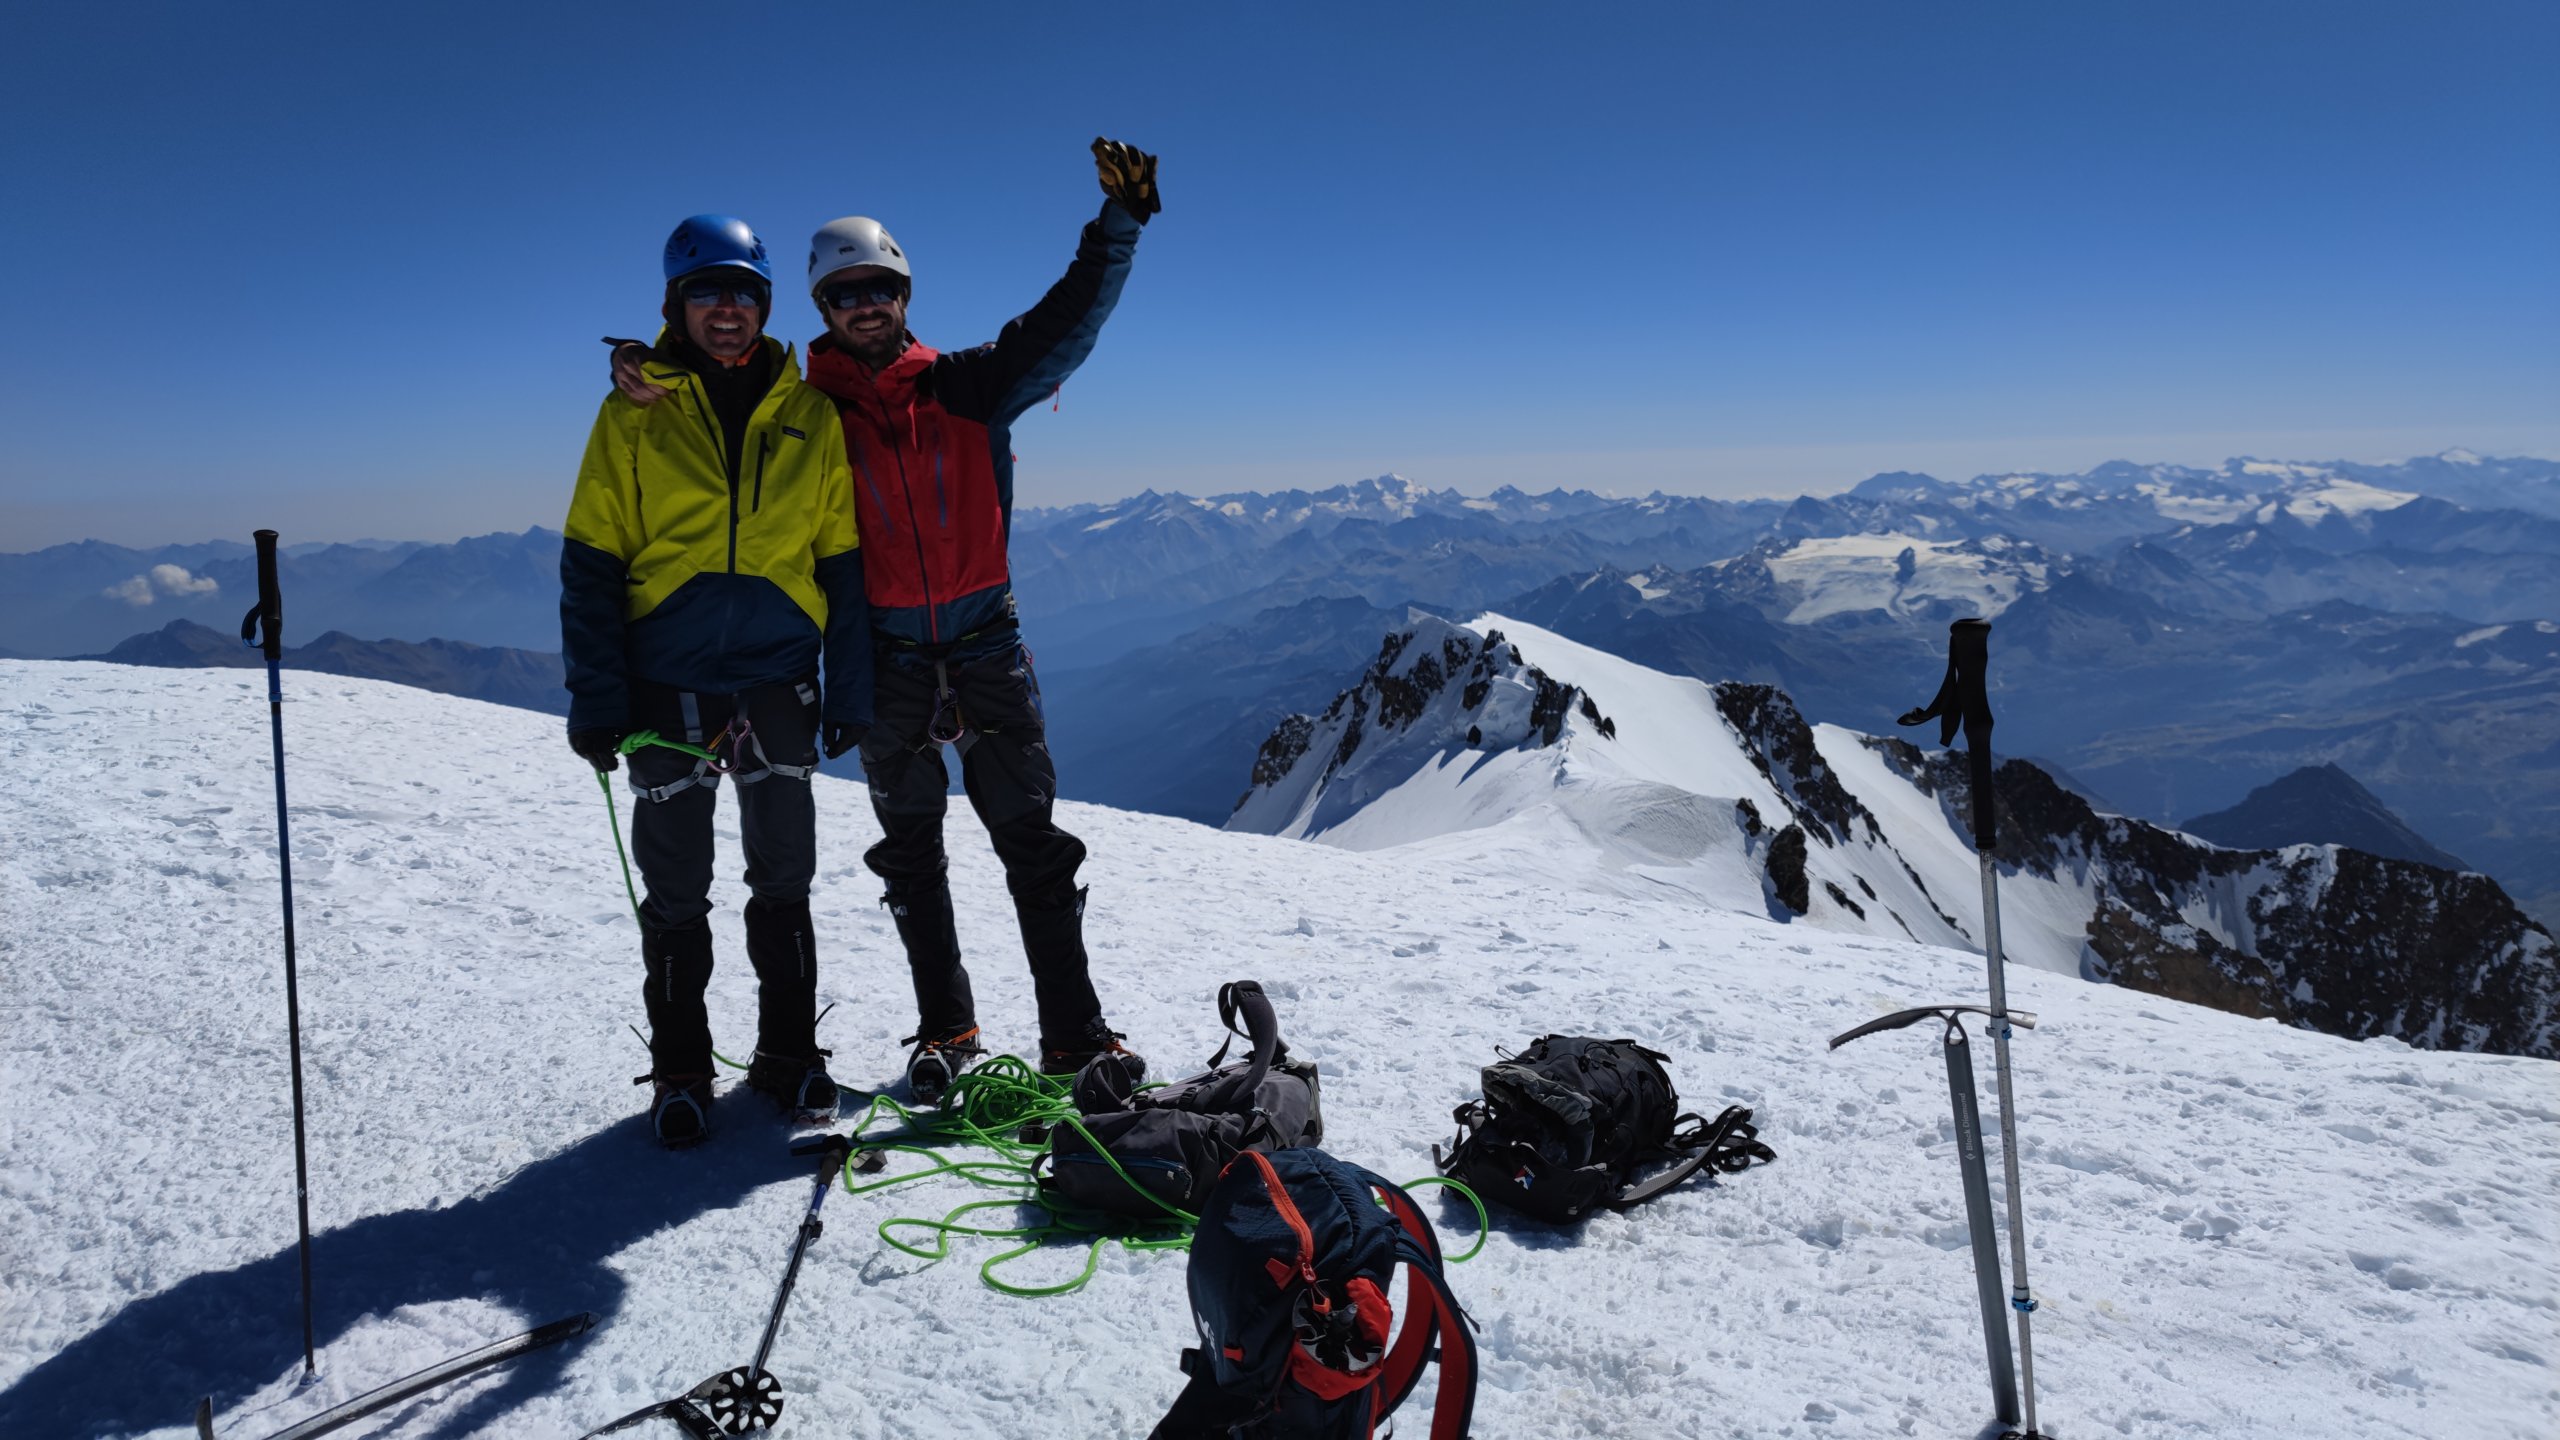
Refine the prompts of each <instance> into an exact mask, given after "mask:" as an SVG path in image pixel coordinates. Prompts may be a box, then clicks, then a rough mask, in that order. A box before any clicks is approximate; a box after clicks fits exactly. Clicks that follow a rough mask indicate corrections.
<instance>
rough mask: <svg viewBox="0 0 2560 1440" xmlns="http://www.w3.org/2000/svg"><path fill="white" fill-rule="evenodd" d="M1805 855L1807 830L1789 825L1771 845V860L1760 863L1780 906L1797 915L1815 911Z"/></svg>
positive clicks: (1769, 858)
mask: <svg viewBox="0 0 2560 1440" xmlns="http://www.w3.org/2000/svg"><path fill="white" fill-rule="evenodd" d="M1804 856H1805V841H1804V827H1803V826H1802V825H1790V826H1788V827H1787V828H1786V829H1784V830H1781V831H1779V832H1778V838H1777V839H1775V840H1772V841H1770V842H1769V854H1768V858H1767V859H1765V860H1763V861H1762V862H1761V863H1762V865H1763V867H1764V868H1765V869H1767V871H1768V872H1769V887H1770V889H1771V890H1773V891H1774V892H1776V894H1777V897H1778V903H1779V904H1781V905H1784V906H1786V907H1787V908H1788V909H1790V910H1792V911H1794V912H1795V913H1797V914H1798V915H1802V914H1803V913H1805V912H1806V911H1808V910H1811V909H1812V908H1813V886H1812V882H1811V881H1810V880H1809V879H1807V877H1806V875H1805V873H1804Z"/></svg>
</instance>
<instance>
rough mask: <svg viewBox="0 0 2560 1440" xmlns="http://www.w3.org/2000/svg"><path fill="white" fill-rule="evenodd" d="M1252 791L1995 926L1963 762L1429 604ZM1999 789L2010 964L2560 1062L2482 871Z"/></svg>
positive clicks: (1725, 888) (1597, 868)
mask: <svg viewBox="0 0 2560 1440" xmlns="http://www.w3.org/2000/svg"><path fill="white" fill-rule="evenodd" d="M1912 698H1914V699H1919V698H1923V697H1919V696H1914V697H1912ZM1932 738H1934V737H1932ZM1253 781H1254V788H1253V789H1252V790H1250V791H1248V792H1247V793H1246V795H1245V796H1244V798H1243V800H1242V801H1241V802H1240V803H1239V804H1238V806H1237V808H1236V811H1235V814H1234V815H1233V817H1232V818H1230V819H1229V821H1228V822H1227V828H1229V829H1230V830H1239V831H1250V832H1254V833H1260V834H1270V835H1284V836H1291V837H1298V838H1306V839H1314V840H1320V841H1322V842H1324V843H1326V844H1330V845H1335V846H1338V847H1341V848H1345V849H1351V850H1361V851H1384V850H1393V851H1395V852H1396V853H1397V854H1398V855H1430V856H1432V857H1434V858H1435V859H1439V860H1443V861H1448V862H1454V863H1463V864H1471V865H1481V866H1485V867H1487V868H1499V869H1509V868H1523V867H1525V868H1529V869H1534V870H1537V871H1539V872H1541V873H1545V874H1548V875H1550V876H1553V877H1556V878H1558V879H1560V880H1571V881H1573V882H1575V883H1580V884H1583V885H1586V886H1589V887H1591V888H1595V889H1600V890H1604V891H1607V892H1609V893H1613V894H1627V895H1641V894H1649V893H1663V892H1670V893H1674V894H1679V895H1683V896H1687V897H1690V898H1692V899H1693V900H1695V901H1697V902H1699V903H1702V904H1705V905H1709V906H1712V907H1715V908H1718V909H1723V910H1731V911H1739V912H1742V913H1747V914H1759V915H1767V916H1770V917H1772V918H1779V919H1786V918H1790V917H1802V920H1803V922H1804V923H1808V924H1811V925H1813V926H1816V927H1819V928H1822V929H1828V930H1836V931H1843V932H1847V933H1853V934H1863V935H1875V936H1883V937H1891V938H1896V939H1903V940H1912V941H1919V942H1921V943H1925V944H1931V945H1955V946H1978V945H1979V943H1980V940H1979V937H1980V935H1981V934H1982V928H1981V926H1982V917H1981V891H1980V888H1979V882H1978V873H1979V867H1978V861H1977V860H1976V858H1975V855H1974V853H1973V851H1972V848H1971V846H1970V843H1969V841H1968V840H1966V839H1965V838H1964V823H1965V822H1964V817H1965V816H1967V815H1969V814H1970V805H1971V800H1970V795H1969V781H1968V778H1967V775H1966V772H1965V769H1964V766H1963V765H1962V764H1961V763H1959V762H1958V761H1957V760H1956V758H1955V757H1954V756H1952V755H1950V754H1948V753H1947V752H1943V751H1936V752H1933V751H1929V750H1924V749H1922V748H1921V747H1920V746H1918V745H1915V744H1913V743H1911V742H1910V741H1907V740H1903V739H1898V738H1879V737H1875V736H1870V735H1864V734H1860V733H1858V732H1856V731H1853V730H1848V729H1845V728H1843V727H1840V726H1837V725H1809V724H1807V723H1806V721H1805V720H1804V718H1803V717H1802V716H1801V715H1800V714H1799V713H1798V712H1797V711H1796V708H1795V706H1794V705H1793V704H1792V703H1791V702H1790V701H1789V700H1788V699H1787V697H1786V696H1785V695H1784V694H1782V693H1780V692H1779V691H1776V690H1774V689H1771V688H1770V687H1768V686H1765V685H1743V684H1730V683H1725V684H1714V685H1710V684H1707V683H1705V682H1702V681H1699V680H1694V679H1690V678H1686V677H1681V676H1672V675H1666V674H1663V673H1661V672H1659V671H1656V670H1651V669H1648V668H1646V667H1644V666H1641V665H1638V664H1635V663H1634V662H1632V661H1628V660H1624V659H1621V658H1619V657H1617V656H1614V655H1610V654H1608V653H1606V652H1604V651H1600V650H1596V649H1593V648H1591V647H1589V646H1585V645H1581V644H1578V643H1576V642H1574V641H1571V640H1568V639H1565V638H1564V637H1562V636H1560V635H1556V634H1554V633H1552V632H1549V631H1546V630H1542V629H1539V628H1538V627H1535V626H1531V625H1526V624H1523V623H1521V622H1519V621H1517V620H1512V619H1508V618H1505V617H1503V616H1500V615H1486V616H1483V617H1481V618H1479V619H1477V620H1475V621H1472V622H1470V623H1468V624H1466V625H1459V624H1455V623H1453V622H1450V621H1448V620H1444V619H1441V618H1438V617H1435V616H1430V615H1425V614H1420V613H1416V614H1415V615H1414V616H1413V617H1412V618H1411V620H1410V623H1409V625H1408V627H1407V628H1405V629H1403V630H1401V631H1398V632H1396V633H1392V634H1390V635H1388V636H1387V637H1386V639H1385V642H1384V643H1383V645H1382V646H1381V648H1380V651H1379V655H1378V658H1377V659H1376V660H1375V661H1374V662H1372V663H1371V665H1370V666H1369V668H1368V670H1367V671H1366V673H1364V674H1363V675H1362V676H1361V677H1360V679H1359V681H1358V682H1357V683H1356V684H1354V685H1353V686H1352V687H1351V688H1349V689H1346V690H1343V691H1342V692H1340V693H1339V694H1337V695H1336V696H1335V697H1334V699H1333V702H1332V704H1331V705H1330V706H1329V707H1328V708H1327V709H1326V710H1325V711H1324V712H1323V713H1322V714H1321V715H1316V716H1307V715H1297V716H1291V717H1289V718H1288V719H1286V720H1284V721H1282V722H1281V724H1280V725H1279V727H1278V728H1277V729H1275V730H1274V731H1273V733H1272V735H1271V737H1270V738H1269V739H1268V740H1267V741H1266V742H1265V743H1264V745H1263V747H1262V751H1261V753H1260V755H1259V756H1258V757H1257V759H1256V761H1255V765H1254V772H1253ZM1995 784H1996V785H1997V786H1998V787H1999V790H2000V795H1999V804H2000V809H2001V814H2002V816H2003V823H2002V831H2003V833H2002V839H2001V858H2002V860H2003V862H2004V864H2003V867H2002V871H2003V873H2002V879H2001V893H2002V899H2003V916H2002V919H2003V928H2002V935H2003V940H2004V943H2005V947H2006V949H2007V951H2008V954H2009V958H2010V959H2011V961H2012V962H2013V963H2018V964H2027V965H2034V966H2037V967H2039V968H2042V969H2046V970H2052V971H2057V972H2060V973H2063V974H2076V975H2085V976H2087V977H2088V978H2090V979H2095V980H2111V981H2116V982H2119V983H2124V984H2128V985H2132V986H2134V987H2135V988H2137V989H2142V990H2147V991H2151V992H2153V993H2156V994H2162V995H2168V996H2172V997H2175V998H2178V999H2182V1000H2191V1001H2196V1002H2199V1003H2203V1004H2209V1005H2214V1006H2217V1007H2219V1008H2222V1009H2227V1010H2233V1011H2236V1012H2238V1013H2241V1014H2245V1015H2252V1016H2261V1015H2263V1016H2273V1017H2276V1018H2279V1019H2282V1020H2285V1021H2287V1022H2288V1023H2291V1024H2297V1025H2303V1026H2307V1027H2309V1028H2313V1029H2319V1030H2326V1031H2329V1032H2331V1033H2333V1034H2341V1035H2346V1036H2349V1037H2350V1038H2358V1039H2361V1038H2363V1037H2365V1036H2368V1035H2375V1034H2385V1035H2392V1036H2396V1037H2398V1038H2400V1039H2403V1040H2406V1041H2408V1042H2409V1043H2411V1044H2416V1045H2425V1046H2430V1047H2449V1048H2455V1049H2474V1050H2477V1049H2486V1050H2498V1051H2505V1052H2511V1053H2516V1054H2525V1055H2538V1056H2544V1057H2549V1056H2551V1055H2552V1054H2553V1053H2554V1051H2555V1047H2560V946H2555V945H2554V944H2553V941H2552V937H2551V936H2550V935H2549V934H2548V933H2547V932H2545V931H2544V930H2543V929H2542V928H2541V927H2540V926H2538V925H2536V924H2535V923H2534V922H2532V921H2531V920H2530V919H2528V918H2527V917H2526V916H2525V915H2524V914H2523V913H2522V912H2520V911H2518V910H2517V909H2516V908H2515V906H2514V904H2513V902H2512V901H2511V900H2509V899H2508V897H2507V896H2506V894H2505V893H2504V892H2503V891H2502V890H2500V889H2499V888H2498V886H2497V885H2496V883H2495V882H2493V881H2491V880H2489V879H2488V878H2486V877H2484V876H2480V875H2472V874H2464V873H2460V872H2456V871H2449V870H2443V869H2436V868H2433V867H2430V866H2427V865H2424V864H2419V863H2415V862H2412V861H2404V860H2393V859H2386V858H2383V857H2379V856H2375V855H2370V854H2366V853H2364V852H2361V851H2356V850H2350V849H2346V848H2343V847H2340V846H2336V845H2293V846H2285V847H2280V848H2275V849H2262V850H2249V849H2224V848H2220V847H2217V846H2214V845H2211V844H2207V843H2205V842H2203V841H2199V840H2197V839H2195V838H2193V837H2191V836H2187V835H2181V834H2179V833H2177V832H2175V831H2169V830H2164V829H2161V828H2159V827H2157V826H2153V825H2150V824H2147V823H2145V822H2142V821H2139V820H2133V819H2128V818H2125V817H2122V816H2116V815H2104V814H2100V813H2098V812H2097V811H2095V810H2093V809H2092V808H2091V807H2090V806H2089V804H2088V803H2087V802H2086V801H2084V800H2082V799H2081V798H2080V797H2078V796H2076V795H2074V794H2072V793H2071V792H2069V791H2068V790H2066V789H2064V788H2063V787H2061V786H2060V785H2058V784H2056V783H2055V782H2054V781H2053V779H2052V778H2051V777H2050V776H2047V775H2046V774H2045V773H2044V772H2043V771H2041V770H2039V769H2037V768H2036V767H2035V766H2034V765H2032V764H2027V763H2024V762H2020V761H2010V762H2007V763H2005V764H2004V765H2002V766H2001V768H2000V771H1999V773H1998V775H1997V776H1996V777H1995Z"/></svg>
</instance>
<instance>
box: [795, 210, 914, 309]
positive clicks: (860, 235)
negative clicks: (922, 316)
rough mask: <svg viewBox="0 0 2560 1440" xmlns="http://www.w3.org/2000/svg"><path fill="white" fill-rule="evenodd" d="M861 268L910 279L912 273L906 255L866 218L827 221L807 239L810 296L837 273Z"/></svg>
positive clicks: (869, 218)
mask: <svg viewBox="0 0 2560 1440" xmlns="http://www.w3.org/2000/svg"><path fill="white" fill-rule="evenodd" d="M864 265H877V266H879V267H880V268H881V269H883V270H893V271H895V272H897V273H898V274H900V275H904V276H906V277H907V278H908V279H909V280H913V279H914V278H915V275H914V272H912V271H910V270H908V269H907V252H906V251H904V250H901V249H899V248H898V242H897V241H895V240H892V239H890V238H889V232H888V231H886V230H883V229H881V228H880V222H879V221H877V220H874V219H872V218H871V217H870V216H868V215H847V216H846V217H844V218H843V219H841V220H830V221H828V222H827V223H826V224H824V225H821V226H819V227H818V233H817V234H815V235H812V236H810V237H809V293H810V294H812V295H815V294H817V293H818V287H819V286H820V285H821V284H824V283H825V282H826V278H827V277H828V276H830V275H833V274H835V273H836V272H837V271H840V270H852V269H856V268H858V267H860V266H864Z"/></svg>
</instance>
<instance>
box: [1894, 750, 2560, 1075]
mask: <svg viewBox="0 0 2560 1440" xmlns="http://www.w3.org/2000/svg"><path fill="white" fill-rule="evenodd" d="M1869 744H1870V745H1871V746H1873V748H1875V749H1876V750H1877V751H1878V752H1879V753H1880V754H1882V755H1883V756H1884V758H1885V760H1886V763H1887V764H1889V765H1891V766H1892V767H1893V768H1894V769H1895V770H1897V771H1899V772H1900V773H1902V774H1904V775H1906V776H1908V777H1910V779H1911V780H1912V781H1913V783H1914V784H1916V785H1917V786H1918V787H1919V788H1920V789H1921V790H1922V791H1923V792H1924V793H1927V794H1931V795H1934V796H1935V797H1936V798H1937V800H1938V802H1939V805H1940V806H1941V807H1942V809H1943V810H1944V812H1945V814H1946V816H1947V822H1948V824H1949V825H1950V826H1951V827H1955V828H1956V829H1957V830H1958V833H1967V830H1966V826H1965V819H1966V817H1967V816H1969V815H1970V813H1971V805H1972V797H1971V789H1972V786H1971V779H1970V768H1969V765H1968V762H1967V760H1966V758H1965V756H1964V754H1963V753H1962V752H1961V751H1957V750H1941V751H1936V752H1923V751H1921V750H1920V749H1919V748H1918V747H1917V746H1914V745H1911V744H1909V743H1908V742H1905V741H1901V740H1894V739H1885V740H1874V741H1870V742H1869ZM1992 783H1993V786H1994V789H1995V791H1996V798H1997V803H1998V805H1999V836H2000V843H1999V849H1998V856H1999V859H2000V862H2001V867H2002V869H2003V870H2004V871H2006V872H2015V871H2020V870H2023V871H2026V872H2028V873H2032V874H2036V875H2042V876H2053V877H2066V878H2068V877H2082V878H2085V879H2086V880H2087V881H2089V882H2091V883H2093V884H2095V885H2096V887H2097V888H2098V890H2099V897H2098V908H2097V911H2096V913H2095V914H2094V915H2093V916H2092V917H2091V919H2090V922H2089V927H2088V934H2087V941H2088V951H2087V954H2086V956H2085V957H2084V964H2085V966H2086V968H2087V971H2088V973H2089V975H2090V976H2091V977H2092V978H2094V979H2100V980H2109V981H2113V982H2115V983H2117V984H2122V985H2128V986H2131V987H2133V988H2135V989H2139V990H2146V991H2150V992H2152V993H2154V994H2160V995H2166V996H2169V997H2171V998H2173V999H2180V1000H2192V1001H2195V1002H2196V1003H2198V1004H2205V1005H2212V1006H2214V1007H2215V1008H2217V1009H2224V1010H2230V1011H2233V1012H2235V1013H2237V1014H2242V1015H2251V1016H2260V1015H2264V1016H2273V1017H2275V1018H2276V1019H2279V1020H2282V1021H2283V1022H2285V1023H2286V1024H2288V1025H2298V1026H2302V1027H2304V1028H2307V1029H2312V1030H2319V1031H2324V1032H2326V1033H2328V1034H2332V1035H2344V1036H2346V1037H2348V1038H2350V1039H2357V1040H2361V1039H2365V1038H2367V1037H2370V1036H2374V1035H2390V1036H2393V1037H2394V1038H2397V1039H2399V1040H2402V1041H2405V1042H2407V1043H2409V1044H2411V1045H2415V1046H2420V1047H2422V1048H2428V1049H2458V1050H2485V1051H2491V1052H2495V1053H2501V1054H2515V1055H2533V1056H2538V1057H2542V1058H2546V1059H2549V1058H2560V958H2556V957H2560V947H2555V946H2554V944H2553V942H2552V938H2551V935H2550V932H2549V931H2547V930H2546V929H2544V928H2543V927H2542V926H2541V925H2539V924H2537V923H2535V922H2534V921H2533V920H2532V919H2531V918H2530V917H2528V916H2527V915H2525V914H2524V912H2523V911H2521V910H2519V909H2518V908H2516V905H2515V902H2514V901H2513V900H2512V899H2511V898H2509V896H2508V895H2507V893H2506V892H2505V891H2504V890H2503V889H2501V888H2500V887H2499V885H2498V883H2497V882H2496V881H2495V880H2492V879H2490V878H2489V877H2487V876H2485V875H2476V874H2467V873H2464V872H2460V871H2454V870H2446V869H2441V868H2438V867H2435V866H2431V865H2422V864H2419V863H2416V862H2414V861H2409V860H2397V859H2391V858H2387V857H2384V856H2379V855H2370V854H2367V853H2365V852H2363V851H2360V850H2352V849H2344V848H2332V847H2325V846H2324V847H2321V848H2319V849H2316V850H2310V851H2300V850H2292V851H2288V850H2233V849H2218V848H2215V847H2214V846H2211V845H2207V844H2199V843H2198V842H2197V841H2196V840H2194V839H2193V838H2191V837H2189V836H2187V835H2184V834H2182V833H2180V832H2178V831H2174V830H2166V829H2163V828H2161V827H2159V826H2157V825H2151V824H2148V823H2145V822H2143V821H2140V820H2132V819H2127V818H2125V817H2123V816H2116V815H2101V814H2099V813H2097V812H2096V811H2095V810H2093V809H2091V808H2090V806H2089V804H2088V802H2087V801H2085V800H2083V799H2081V798H2080V797H2079V796H2078V795H2075V794H2073V793H2072V792H2070V791H2068V790H2065V789H2064V788H2062V787H2061V786H2060V785H2057V784H2055V783H2054V781H2053V779H2052V777H2050V776H2048V775H2046V774H2045V773H2044V772H2043V771H2042V770H2039V769H2037V768H2036V767H2035V766H2034V765H2031V764H2029V763H2027V762H2025V761H2023V760H2008V761H2003V762H2001V764H2000V766H1999V769H1998V770H1997V771H1996V772H1995V774H1994V776H1993V781H1992ZM2288 857H2289V858H2288ZM2235 908H2238V909H2241V910H2242V911H2243V913H2236V914H2235V913H2232V912H2233V911H2234V910H2235ZM2216 913H2218V914H2220V915H2221V916H2222V917H2223V921H2224V923H2223V926H2222V928H2223V929H2225V930H2226V931H2229V930H2231V929H2232V928H2234V926H2235V925H2236V926H2238V927H2240V928H2241V931H2242V933H2245V934H2247V935H2249V936H2250V937H2251V941H2250V944H2251V948H2250V949H2248V950H2241V949H2237V948H2234V947H2233V946H2231V945H2229V944H2226V943H2225V942H2223V941H2222V940H2220V939H2218V938H2216V937H2215V936H2214V935H2213V934H2212V933H2210V932H2209V931H2207V930H2205V929H2203V928H2202V927H2200V926H2198V925H2196V924H2194V923H2192V922H2190V921H2189V920H2188V919H2187V918H2186V917H2187V916H2188V915H2189V914H2196V915H2206V914H2216Z"/></svg>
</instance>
